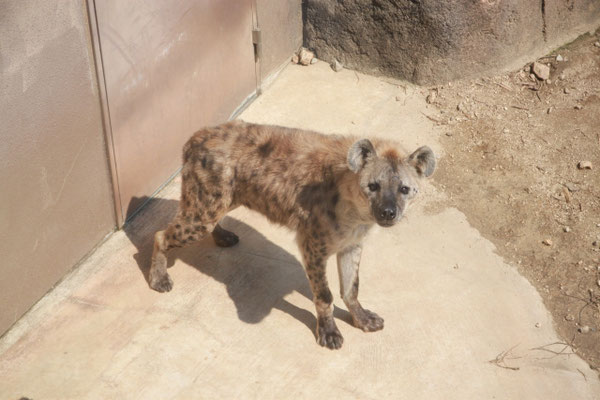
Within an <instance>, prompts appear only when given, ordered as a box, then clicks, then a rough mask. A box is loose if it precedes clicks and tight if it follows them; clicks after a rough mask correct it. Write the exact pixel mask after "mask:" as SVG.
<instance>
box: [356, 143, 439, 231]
mask: <svg viewBox="0 0 600 400" xmlns="http://www.w3.org/2000/svg"><path fill="white" fill-rule="evenodd" d="M348 166H349V168H350V170H352V171H353V172H355V173H356V174H358V176H359V179H358V180H359V184H360V189H361V190H362V192H363V193H364V194H365V196H366V198H367V199H368V202H369V208H370V211H371V215H372V217H373V218H374V219H375V221H376V222H377V223H378V224H379V225H381V226H392V225H394V224H395V223H396V222H398V221H399V220H400V219H401V218H402V215H403V213H404V211H405V210H406V208H407V206H408V204H409V203H410V202H411V200H412V199H413V198H414V197H415V196H416V195H417V192H418V187H417V186H418V185H417V182H418V180H419V179H420V178H425V177H429V176H431V174H433V171H434V170H435V155H434V154H433V151H431V149H430V148H429V147H427V146H423V147H419V148H418V149H417V150H416V151H415V152H414V153H412V154H411V155H410V156H409V157H408V158H405V159H402V158H401V157H400V156H399V154H398V152H397V151H396V150H395V149H394V148H393V147H389V149H385V150H383V151H382V153H381V154H377V153H376V152H375V147H374V146H373V144H372V143H371V142H370V141H369V140H368V139H362V140H359V141H357V142H356V143H354V144H353V145H352V147H350V150H349V151H348Z"/></svg>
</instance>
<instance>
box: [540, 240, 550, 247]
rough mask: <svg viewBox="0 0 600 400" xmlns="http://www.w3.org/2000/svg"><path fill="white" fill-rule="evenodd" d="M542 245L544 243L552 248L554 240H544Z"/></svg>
mask: <svg viewBox="0 0 600 400" xmlns="http://www.w3.org/2000/svg"><path fill="white" fill-rule="evenodd" d="M542 243H544V244H545V245H546V246H552V239H544V240H542Z"/></svg>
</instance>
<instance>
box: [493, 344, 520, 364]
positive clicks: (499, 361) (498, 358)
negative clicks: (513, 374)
mask: <svg viewBox="0 0 600 400" xmlns="http://www.w3.org/2000/svg"><path fill="white" fill-rule="evenodd" d="M517 346H518V344H516V345H514V346H513V347H511V348H510V349H508V350H505V351H503V352H501V353H500V354H498V355H497V356H496V358H494V359H493V360H489V361H488V362H489V363H490V364H494V365H496V366H498V367H500V368H504V369H510V370H512V371H518V370H519V369H520V368H519V367H511V366H509V365H506V361H505V359H506V357H507V356H508V355H509V354H510V352H511V351H512V350H514V349H515V348H516V347H517ZM518 358H521V357H509V358H508V359H509V360H516V359H518Z"/></svg>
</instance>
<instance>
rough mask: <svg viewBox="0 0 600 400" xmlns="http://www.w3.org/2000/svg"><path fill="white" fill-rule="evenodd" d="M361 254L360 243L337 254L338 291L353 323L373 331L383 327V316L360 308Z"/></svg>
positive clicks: (367, 330) (364, 329) (366, 330)
mask: <svg viewBox="0 0 600 400" xmlns="http://www.w3.org/2000/svg"><path fill="white" fill-rule="evenodd" d="M361 254H362V246H361V245H355V246H350V247H347V248H345V249H344V250H342V251H340V252H339V253H338V254H337V263H338V273H339V275H340V292H341V295H342V299H343V300H344V303H346V307H348V311H350V315H352V320H353V322H354V325H355V326H356V327H357V328H360V329H362V330H363V331H365V332H373V331H378V330H380V329H383V318H381V317H380V316H379V315H377V314H375V313H374V312H372V311H369V310H365V309H364V308H362V306H361V305H360V303H359V301H358V266H359V264H360V256H361Z"/></svg>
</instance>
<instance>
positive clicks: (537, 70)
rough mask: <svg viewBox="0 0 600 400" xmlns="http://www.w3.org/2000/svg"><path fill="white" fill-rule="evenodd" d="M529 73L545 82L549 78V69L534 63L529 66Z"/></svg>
mask: <svg viewBox="0 0 600 400" xmlns="http://www.w3.org/2000/svg"><path fill="white" fill-rule="evenodd" d="M531 72H533V73H534V74H535V76H537V77H538V78H539V79H541V80H543V81H545V80H546V79H548V78H550V68H549V67H548V66H547V65H544V64H542V63H539V62H534V63H533V64H532V65H531Z"/></svg>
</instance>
